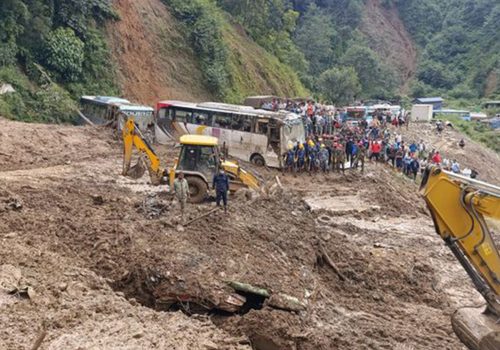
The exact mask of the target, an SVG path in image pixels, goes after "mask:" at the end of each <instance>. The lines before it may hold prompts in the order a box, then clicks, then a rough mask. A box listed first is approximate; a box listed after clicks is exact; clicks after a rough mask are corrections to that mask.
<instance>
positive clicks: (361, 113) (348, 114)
mask: <svg viewBox="0 0 500 350" xmlns="http://www.w3.org/2000/svg"><path fill="white" fill-rule="evenodd" d="M367 116H368V114H367V108H366V107H364V106H355V107H353V106H350V107H346V108H345V120H344V121H345V122H346V123H347V124H348V125H353V126H356V125H358V124H359V123H360V122H361V121H362V120H363V119H366V117H367Z"/></svg>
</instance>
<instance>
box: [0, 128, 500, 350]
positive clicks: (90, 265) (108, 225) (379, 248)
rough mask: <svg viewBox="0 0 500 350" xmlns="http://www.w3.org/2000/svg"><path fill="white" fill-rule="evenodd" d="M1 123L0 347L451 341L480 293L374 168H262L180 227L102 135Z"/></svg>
mask: <svg viewBox="0 0 500 350" xmlns="http://www.w3.org/2000/svg"><path fill="white" fill-rule="evenodd" d="M0 127H1V128H0V130H2V134H1V135H0V146H1V148H0V149H1V151H0V152H1V153H0V167H1V170H0V217H1V220H0V240H1V245H0V286H1V290H0V322H1V323H2V324H3V325H4V327H2V328H1V330H0V332H1V336H0V348H2V349H3V348H5V349H29V348H31V347H32V345H33V344H34V343H35V341H36V339H37V337H40V336H43V337H42V338H43V340H42V343H41V346H40V349H68V348H83V349H88V348H101V349H106V348H121V349H123V348H125V349H145V348H157V349H252V348H253V349H260V350H268V349H270V350H274V349H311V350H312V349H401V350H402V349H464V347H463V346H462V345H461V343H460V342H459V341H458V339H457V338H456V337H455V335H454V333H453V331H452V329H451V325H450V314H451V313H452V312H453V311H454V310H455V309H456V308H457V307H458V306H459V305H462V304H466V305H470V304H473V303H480V302H481V299H480V298H479V295H478V294H477V293H476V292H475V291H474V290H473V288H472V286H471V284H470V283H469V281H468V278H467V276H466V274H465V273H464V272H463V271H462V269H461V268H460V266H459V265H458V263H457V262H456V261H455V259H454V258H453V257H452V255H451V254H450V253H449V252H448V251H447V249H446V247H445V246H444V245H443V243H442V242H441V240H440V239H439V238H438V237H437V235H436V234H435V232H434V228H433V226H432V221H431V219H430V217H429V216H428V215H427V213H426V210H425V208H424V206H423V203H422V200H421V199H420V198H419V196H418V194H417V186H416V185H415V184H414V183H413V182H412V181H410V180H409V179H407V178H404V177H402V176H401V175H399V174H396V173H394V172H393V170H392V169H390V168H388V167H385V166H384V165H380V164H368V165H367V169H366V171H365V173H364V174H361V173H358V172H348V173H346V175H345V176H342V175H338V174H333V175H328V176H325V175H322V174H318V175H314V176H306V175H304V176H296V177H294V176H291V175H287V176H281V174H279V173H278V172H275V171H273V170H265V169H261V170H259V172H260V173H261V175H262V176H264V177H265V178H266V179H267V180H268V182H269V184H270V185H271V184H272V182H273V181H274V180H273V179H274V178H275V177H276V176H280V180H281V183H282V184H283V188H279V186H269V187H271V191H270V193H269V194H267V195H264V194H260V195H258V194H253V195H245V194H244V193H243V194H242V193H239V194H236V195H235V196H231V198H230V209H229V214H228V215H224V214H223V213H222V212H214V213H213V214H212V215H209V216H207V217H205V218H203V219H200V220H198V221H196V222H194V223H193V224H191V225H189V226H187V227H185V228H180V227H179V226H178V224H179V209H178V207H177V206H176V204H175V203H172V201H171V197H170V196H169V195H168V194H167V193H165V191H164V189H162V188H158V187H156V188H155V187H151V186H149V184H148V179H147V178H146V177H143V178H141V179H139V180H130V179H126V178H123V177H121V176H120V171H121V147H120V142H119V141H118V140H117V138H116V135H114V134H113V132H112V131H110V130H107V129H91V128H88V127H65V126H50V127H49V126H45V125H35V124H23V123H16V122H11V121H6V120H4V119H0ZM410 131H411V129H410ZM159 153H160V154H161V155H162V157H163V159H165V157H167V156H168V157H169V158H171V157H172V156H173V154H174V153H175V151H173V150H171V149H161V150H159ZM491 161H492V162H494V161H495V160H494V159H493V160H491ZM497 169H498V168H497ZM213 207H214V203H213V202H209V201H208V202H206V203H204V204H201V205H197V206H194V205H190V206H189V208H188V217H189V218H191V219H192V218H196V217H198V216H200V215H201V214H203V213H206V212H207V211H208V210H211V209H212V208H213ZM329 262H331V263H333V264H334V267H335V268H332V266H331V264H330V263H329ZM249 287H254V289H253V291H252V292H249V291H248V288H249ZM255 288H257V289H258V290H257V291H256V290H255ZM262 290H264V291H265V293H264V292H263V291H262ZM264 294H265V295H264Z"/></svg>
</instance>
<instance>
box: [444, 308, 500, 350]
mask: <svg viewBox="0 0 500 350" xmlns="http://www.w3.org/2000/svg"><path fill="white" fill-rule="evenodd" d="M451 321H452V322H451V324H452V326H453V330H454V331H455V334H456V335H457V336H458V338H459V339H460V340H461V341H462V343H464V344H465V345H466V346H467V347H468V348H469V349H471V350H498V349H500V324H498V323H497V321H498V317H495V316H494V315H493V314H492V313H491V312H489V311H485V307H478V308H475V307H464V308H460V309H458V310H457V311H455V313H454V314H453V316H452V319H451Z"/></svg>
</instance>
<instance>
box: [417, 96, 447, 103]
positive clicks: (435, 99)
mask: <svg viewBox="0 0 500 350" xmlns="http://www.w3.org/2000/svg"><path fill="white" fill-rule="evenodd" d="M416 100H417V101H419V102H424V103H428V102H443V98H442V97H419V98H417V99H416Z"/></svg>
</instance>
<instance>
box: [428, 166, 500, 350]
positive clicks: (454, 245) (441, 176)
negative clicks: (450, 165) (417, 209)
mask: <svg viewBox="0 0 500 350" xmlns="http://www.w3.org/2000/svg"><path fill="white" fill-rule="evenodd" d="M421 194H422V195H423V197H424V199H425V201H426V203H427V206H428V208H429V210H430V212H431V216H432V218H433V220H434V226H435V228H436V231H437V233H438V234H439V235H440V236H441V238H442V239H443V240H444V241H445V242H446V244H447V246H448V247H449V248H450V249H451V251H452V253H453V254H454V255H455V257H456V258H457V260H458V261H459V262H460V263H461V265H462V266H463V268H464V269H465V271H466V272H467V274H468V275H469V277H470V278H471V280H472V282H473V284H474V287H475V288H476V289H477V290H478V292H479V293H480V294H481V295H482V296H483V297H484V299H485V300H486V303H487V308H486V310H485V312H484V313H481V312H479V311H478V310H477V309H475V308H462V309H459V310H458V311H457V312H456V313H455V315H454V316H453V318H452V325H453V328H454V330H455V333H456V334H457V335H458V337H459V338H460V339H461V340H462V342H463V343H464V344H465V345H467V346H468V347H469V348H470V349H473V350H494V349H500V325H498V324H497V322H496V321H497V320H498V319H500V254H499V251H498V249H497V247H496V244H495V241H494V239H493V236H492V235H491V232H490V230H489V227H488V226H489V225H488V223H487V220H488V218H489V219H493V220H499V219H500V188H499V187H497V186H493V185H490V184H487V183H485V182H481V181H477V180H472V179H469V178H466V177H464V176H461V175H456V174H454V173H450V172H447V171H443V170H441V169H440V168H438V167H435V166H431V167H429V168H427V169H426V170H425V173H424V177H423V180H422V185H421Z"/></svg>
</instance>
